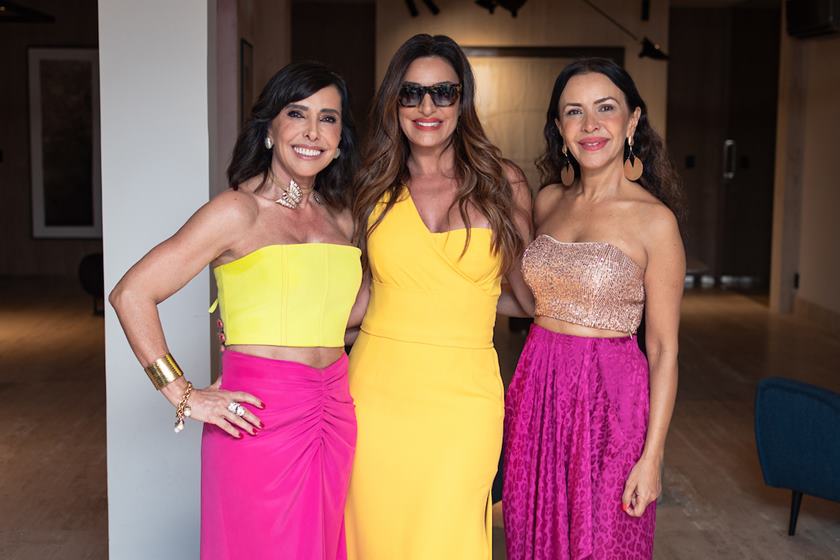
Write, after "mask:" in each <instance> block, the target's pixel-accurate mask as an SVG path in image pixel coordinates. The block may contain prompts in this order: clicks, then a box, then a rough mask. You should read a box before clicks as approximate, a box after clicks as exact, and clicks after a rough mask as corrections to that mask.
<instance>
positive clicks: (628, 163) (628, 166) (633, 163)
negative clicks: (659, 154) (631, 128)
mask: <svg viewBox="0 0 840 560" xmlns="http://www.w3.org/2000/svg"><path fill="white" fill-rule="evenodd" d="M627 146H628V148H629V149H630V153H628V154H627V159H625V160H624V176H625V177H626V178H627V180H628V181H638V180H639V177H641V176H642V173H644V171H645V166H644V165H643V164H642V160H640V159H639V158H637V157H636V154H634V153H633V138H628V139H627Z"/></svg>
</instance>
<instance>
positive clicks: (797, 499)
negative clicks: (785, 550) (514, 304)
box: [788, 490, 802, 537]
mask: <svg viewBox="0 0 840 560" xmlns="http://www.w3.org/2000/svg"><path fill="white" fill-rule="evenodd" d="M801 505H802V492H797V491H796V490H794V491H793V498H792V499H791V502H790V526H789V527H788V535H790V536H791V537H792V536H793V535H795V534H796V520H797V519H798V518H799V506H801Z"/></svg>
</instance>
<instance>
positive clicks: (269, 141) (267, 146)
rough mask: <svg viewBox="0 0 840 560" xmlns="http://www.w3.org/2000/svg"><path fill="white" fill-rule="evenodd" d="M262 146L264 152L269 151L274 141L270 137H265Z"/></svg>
mask: <svg viewBox="0 0 840 560" xmlns="http://www.w3.org/2000/svg"><path fill="white" fill-rule="evenodd" d="M264 144H265V149H266V150H270V149H271V148H272V146H274V141H273V140H272V139H271V136H266V137H265V142H264Z"/></svg>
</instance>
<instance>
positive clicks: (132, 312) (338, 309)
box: [110, 63, 362, 560]
mask: <svg viewBox="0 0 840 560" xmlns="http://www.w3.org/2000/svg"><path fill="white" fill-rule="evenodd" d="M357 161H358V158H357V153H356V142H355V137H354V130H353V123H352V117H351V115H350V112H349V106H348V95H347V88H346V86H345V83H344V81H343V80H342V78H341V77H340V76H338V75H337V74H335V73H333V72H331V71H330V70H329V69H327V68H326V67H324V66H322V65H320V64H315V63H296V64H291V65H289V66H286V67H285V68H283V69H282V70H280V71H279V72H278V73H277V74H276V75H275V76H274V77H272V78H271V80H269V82H268V83H267V85H266V86H265V88H264V89H263V91H262V93H261V95H260V97H259V99H258V100H257V102H256V104H255V105H254V108H253V110H252V113H251V116H250V118H249V120H248V122H247V123H246V124H245V125H244V127H243V130H242V132H241V134H240V136H239V138H238V140H237V142H236V146H235V148H234V153H233V159H232V163H231V165H230V167H229V168H228V179H229V182H230V185H231V189H230V190H228V191H226V192H224V193H222V194H220V195H219V196H217V197H215V198H214V199H213V200H211V201H210V202H208V203H207V204H206V205H204V206H203V207H202V208H200V209H199V210H198V211H197V212H196V213H195V214H194V215H193V216H192V217H191V218H190V219H189V220H188V221H187V223H186V224H185V225H184V226H183V227H182V228H181V229H180V230H178V232H177V233H175V235H173V236H172V237H171V238H169V239H167V240H166V241H164V242H163V243H161V244H160V245H158V246H157V247H155V248H154V249H152V250H151V251H150V252H149V253H148V254H147V255H146V256H145V257H143V258H142V259H141V260H140V261H139V262H138V263H137V264H135V265H134V266H133V267H132V268H131V269H130V270H129V271H128V272H127V273H126V275H125V276H124V277H123V278H122V280H120V282H119V284H118V285H117V286H116V288H114V291H113V292H112V293H111V296H110V301H111V304H112V305H113V306H114V308H115V309H116V311H117V315H118V316H119V319H120V322H121V324H122V326H123V329H124V330H125V333H126V336H127V337H128V341H129V344H130V345H131V347H132V349H133V350H134V353H135V354H136V356H137V358H138V360H140V362H141V363H142V364H143V365H144V366H146V371H147V373H148V374H149V376H150V378H152V381H153V383H154V384H155V386H156V387H157V388H158V389H160V391H161V393H163V395H164V396H165V397H166V398H167V399H168V400H169V401H170V402H171V403H172V405H173V406H174V407H175V408H176V431H179V430H180V429H181V428H182V427H183V422H184V418H185V417H190V418H192V419H193V420H198V421H200V422H204V435H203V439H202V473H201V558H202V560H234V559H245V558H247V559H248V560H260V559H269V558H271V559H276V558H294V559H296V560H340V559H343V558H345V557H346V550H345V549H346V547H345V544H344V502H345V497H346V493H347V487H348V484H349V477H350V467H351V463H352V459H353V454H354V451H355V443H356V419H355V413H354V405H353V401H352V399H351V397H350V394H349V391H348V381H347V356H346V355H345V354H344V351H343V348H344V333H345V329H346V325H347V319H348V316H349V314H350V310H351V307H352V306H353V303H354V301H355V299H356V296H357V293H358V290H359V285H360V283H361V275H362V272H361V264H360V251H359V249H358V248H356V247H354V246H352V245H351V236H352V229H353V225H352V219H351V217H350V215H349V212H348V210H347V202H348V191H347V190H346V188H345V186H346V185H347V184H348V183H349V181H350V178H351V177H352V175H353V173H354V172H355V169H356V167H357ZM208 264H209V265H211V266H212V267H213V269H214V274H215V277H216V281H217V283H218V288H219V304H220V306H221V314H222V317H223V318H224V322H225V329H226V333H227V341H226V343H227V350H226V351H225V352H224V354H223V357H222V371H223V375H222V376H221V377H220V379H219V380H218V381H217V382H216V383H214V384H213V385H211V386H209V387H207V388H203V389H199V388H197V387H192V385H191V384H190V383H189V382H188V381H187V380H186V379H185V378H184V377H183V375H182V374H181V372H180V370H179V369H178V366H177V364H176V363H175V361H174V360H173V359H172V357H171V355H170V354H169V350H168V347H167V345H166V341H165V339H164V335H163V331H162V328H161V323H160V320H159V318H158V314H157V304H158V303H160V302H161V301H163V300H165V299H166V298H168V297H169V296H171V295H172V294H173V293H175V292H176V291H178V290H179V289H180V288H181V287H182V286H184V285H185V284H186V283H187V282H189V281H190V279H192V278H193V277H194V276H195V275H196V274H198V273H199V272H200V271H201V270H202V269H203V268H204V267H205V266H207V265H208ZM243 432H244V434H243Z"/></svg>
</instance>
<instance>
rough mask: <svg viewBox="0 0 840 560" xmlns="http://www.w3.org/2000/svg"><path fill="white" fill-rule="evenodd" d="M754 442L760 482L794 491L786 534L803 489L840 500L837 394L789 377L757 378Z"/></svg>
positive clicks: (793, 521)
mask: <svg viewBox="0 0 840 560" xmlns="http://www.w3.org/2000/svg"><path fill="white" fill-rule="evenodd" d="M755 442H756V447H757V448H758V459H759V461H760V462H761V472H762V473H763V475H764V482H765V483H766V484H767V485H768V486H774V487H776V488H787V489H790V490H792V491H793V498H792V501H791V507H790V525H789V527H788V534H789V535H794V534H795V533H796V519H797V517H798V516H799V506H800V505H801V504H802V495H803V494H808V495H810V496H818V497H820V498H825V499H828V500H834V501H840V395H838V394H837V393H833V392H831V391H828V390H826V389H822V388H820V387H816V386H814V385H809V384H807V383H801V382H799V381H794V380H792V379H784V378H781V377H769V378H767V379H763V380H761V382H759V384H758V388H757V389H756V394H755Z"/></svg>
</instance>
